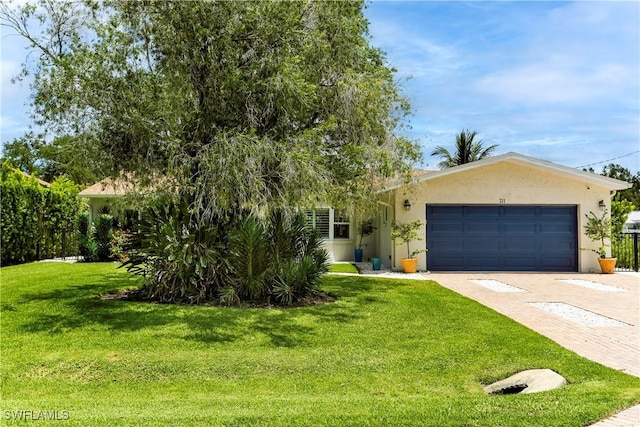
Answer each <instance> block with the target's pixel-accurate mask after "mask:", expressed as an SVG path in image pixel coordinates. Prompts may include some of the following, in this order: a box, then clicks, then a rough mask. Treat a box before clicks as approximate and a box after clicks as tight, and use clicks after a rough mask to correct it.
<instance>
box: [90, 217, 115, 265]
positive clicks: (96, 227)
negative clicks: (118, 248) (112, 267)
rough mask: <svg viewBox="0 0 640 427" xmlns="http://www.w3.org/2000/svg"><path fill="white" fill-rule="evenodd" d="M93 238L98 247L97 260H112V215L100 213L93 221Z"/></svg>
mask: <svg viewBox="0 0 640 427" xmlns="http://www.w3.org/2000/svg"><path fill="white" fill-rule="evenodd" d="M93 239H94V241H95V244H96V249H97V250H96V258H97V260H98V261H109V260H111V259H112V255H111V241H112V240H113V217H112V216H111V215H108V214H100V215H98V217H97V218H96V220H95V221H94V222H93Z"/></svg>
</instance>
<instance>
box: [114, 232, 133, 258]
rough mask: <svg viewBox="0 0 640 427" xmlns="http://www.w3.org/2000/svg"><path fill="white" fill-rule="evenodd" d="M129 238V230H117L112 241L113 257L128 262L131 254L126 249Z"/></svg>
mask: <svg viewBox="0 0 640 427" xmlns="http://www.w3.org/2000/svg"><path fill="white" fill-rule="evenodd" d="M128 239H129V230H116V231H115V232H114V233H113V240H112V241H111V257H112V258H113V259H115V260H117V261H119V262H126V261H127V259H129V254H127V251H126V249H125V247H126V245H127V240H128Z"/></svg>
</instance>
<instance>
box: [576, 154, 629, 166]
mask: <svg viewBox="0 0 640 427" xmlns="http://www.w3.org/2000/svg"><path fill="white" fill-rule="evenodd" d="M637 153H640V150H638V151H634V152H632V153H628V154H623V155H622V156H618V157H614V158H612V159H607V160H603V161H601V162H596V163H589V164H588V165H584V166H578V168H577V169H580V168H586V167H588V166H595V165H601V164H602V163H607V162H611V161H613V160H618V159H622V158H623V157H629V156H632V155H634V154H637Z"/></svg>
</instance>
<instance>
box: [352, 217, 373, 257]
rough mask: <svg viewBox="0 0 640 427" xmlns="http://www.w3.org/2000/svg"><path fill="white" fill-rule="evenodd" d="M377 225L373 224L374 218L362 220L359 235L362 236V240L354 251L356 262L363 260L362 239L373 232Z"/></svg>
mask: <svg viewBox="0 0 640 427" xmlns="http://www.w3.org/2000/svg"><path fill="white" fill-rule="evenodd" d="M375 229H376V227H374V226H373V220H371V219H368V220H366V221H362V222H361V223H360V226H359V227H358V235H359V236H360V240H359V242H358V247H357V248H355V249H354V251H353V257H354V259H355V261H356V262H362V252H363V251H362V239H363V238H365V237H367V236H369V235H371V234H373V232H374V231H375Z"/></svg>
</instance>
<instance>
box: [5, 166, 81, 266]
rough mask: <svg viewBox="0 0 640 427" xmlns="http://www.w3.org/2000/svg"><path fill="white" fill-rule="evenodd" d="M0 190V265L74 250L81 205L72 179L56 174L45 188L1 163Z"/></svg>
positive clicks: (71, 252)
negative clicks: (0, 241) (56, 176)
mask: <svg viewBox="0 0 640 427" xmlns="http://www.w3.org/2000/svg"><path fill="white" fill-rule="evenodd" d="M0 192H1V193H2V200H1V204H0V206H1V207H0V217H1V221H0V222H1V226H0V227H1V231H2V234H1V235H2V245H1V249H0V252H1V259H2V264H3V265H8V264H19V263H24V262H30V261H35V260H40V259H44V258H51V257H55V256H68V255H75V254H76V253H77V239H76V234H75V229H76V226H77V225H76V224H77V218H78V213H79V211H80V209H81V204H80V200H79V199H78V197H77V194H78V188H77V186H76V185H75V184H74V183H73V182H71V181H70V180H69V179H67V178H65V177H59V178H56V179H55V180H54V181H53V183H51V185H50V187H44V186H43V185H42V184H40V183H39V182H38V180H37V179H36V178H35V177H33V176H31V177H27V176H26V175H24V174H23V173H22V172H20V171H19V170H17V169H15V168H13V166H11V164H9V163H8V162H4V163H3V165H2V172H1V179H0Z"/></svg>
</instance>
